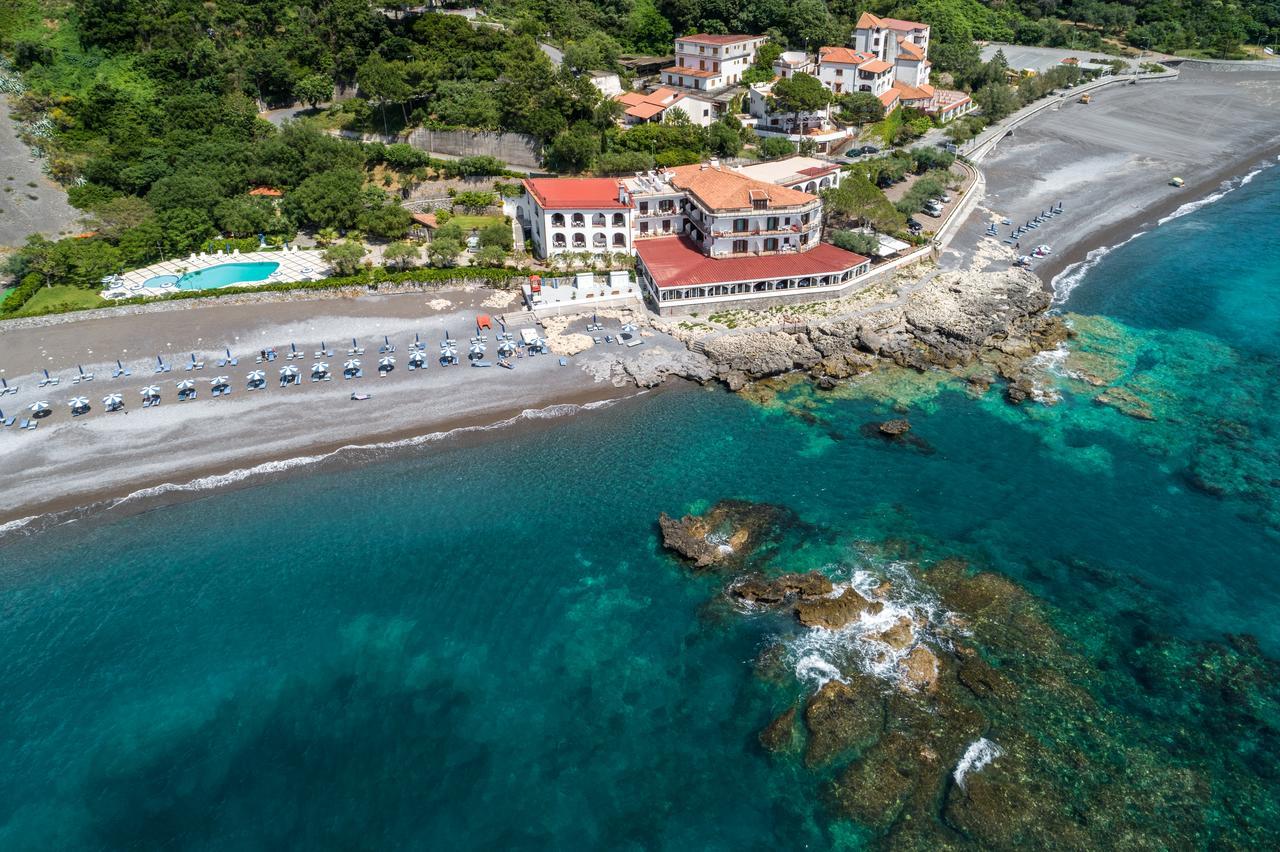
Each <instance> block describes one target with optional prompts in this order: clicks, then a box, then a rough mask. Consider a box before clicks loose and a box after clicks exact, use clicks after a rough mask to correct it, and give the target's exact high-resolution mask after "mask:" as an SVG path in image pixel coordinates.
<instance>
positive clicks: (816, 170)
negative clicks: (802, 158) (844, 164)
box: [796, 166, 840, 177]
mask: <svg viewBox="0 0 1280 852" xmlns="http://www.w3.org/2000/svg"><path fill="white" fill-rule="evenodd" d="M838 171H840V167H839V166H809V168H807V169H801V170H800V171H798V172H796V174H801V175H808V176H809V177H822V176H823V175H829V174H831V173H832V172H838Z"/></svg>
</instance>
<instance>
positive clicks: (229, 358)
mask: <svg viewBox="0 0 1280 852" xmlns="http://www.w3.org/2000/svg"><path fill="white" fill-rule="evenodd" d="M225 351H226V353H227V360H228V361H230V360H231V347H230V346H228V347H226V350H225Z"/></svg>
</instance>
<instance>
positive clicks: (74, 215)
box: [0, 97, 80, 255]
mask: <svg viewBox="0 0 1280 852" xmlns="http://www.w3.org/2000/svg"><path fill="white" fill-rule="evenodd" d="M17 133H18V125H17V124H16V123H15V122H14V121H13V119H12V118H11V117H10V116H9V104H8V103H7V102H6V101H5V99H4V98H3V97H0V255H2V254H3V252H4V249H6V248H15V247H18V246H21V245H22V244H23V243H25V242H26V241H27V235H28V234H34V233H41V234H44V235H45V236H47V237H56V236H58V235H59V234H65V233H74V232H76V231H78V230H79V226H78V224H77V223H78V221H79V218H80V212H79V211H78V210H76V209H75V208H74V207H72V206H71V205H70V204H68V203H67V194H66V193H65V192H63V191H62V188H61V187H59V186H58V185H57V184H56V183H54V182H53V181H51V180H50V179H49V178H48V177H46V176H45V174H44V172H43V171H41V167H42V163H41V162H40V161H39V160H37V159H35V158H33V157H32V155H31V151H30V149H28V148H27V146H26V145H24V144H22V140H21V139H18V138H17ZM10 177H12V178H13V180H9V178H10ZM28 183H34V184H35V186H34V187H30V186H27V184H28ZM6 189H7V190H9V191H8V192H6V191H4V190H6ZM32 195H34V196H35V197H36V198H35V200H34V201H33V200H32V199H31V198H30V196H32Z"/></svg>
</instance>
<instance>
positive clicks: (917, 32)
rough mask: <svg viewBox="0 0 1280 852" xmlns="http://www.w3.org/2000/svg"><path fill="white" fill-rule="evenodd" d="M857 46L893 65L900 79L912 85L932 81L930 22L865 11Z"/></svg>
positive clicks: (855, 35) (856, 34) (855, 40)
mask: <svg viewBox="0 0 1280 852" xmlns="http://www.w3.org/2000/svg"><path fill="white" fill-rule="evenodd" d="M853 47H854V49H855V50H858V51H859V52H862V53H873V54H875V55H876V56H878V57H879V58H880V59H882V60H884V61H885V62H888V63H890V64H891V65H893V66H894V69H895V76H896V77H897V79H898V80H899V81H901V82H902V83H904V84H906V85H908V86H923V85H925V84H926V83H928V82H929V59H928V57H929V25H928V24H921V23H917V22H915V21H902V20H899V19H897V18H880V17H877V16H875V15H873V14H871V13H870V12H863V13H862V16H861V17H859V18H858V24H857V26H856V28H855V29H854V31H853Z"/></svg>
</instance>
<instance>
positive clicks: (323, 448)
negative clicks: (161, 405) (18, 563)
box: [0, 382, 684, 548]
mask: <svg viewBox="0 0 1280 852" xmlns="http://www.w3.org/2000/svg"><path fill="white" fill-rule="evenodd" d="M683 385H684V383H682V382H681V383H677V382H669V383H668V384H666V385H664V386H662V387H659V388H655V389H653V391H655V392H656V391H670V390H672V389H673V388H675V387H680V386H683ZM650 392H651V391H641V390H637V389H636V388H634V387H631V388H625V387H624V388H617V387H614V386H612V385H608V384H602V385H599V386H596V387H592V388H588V389H584V390H581V391H578V392H575V393H568V394H562V395H559V396H557V397H555V398H554V399H552V398H548V399H545V400H541V401H540V404H539V405H535V406H530V405H513V406H512V407H511V408H509V409H498V410H497V411H496V412H494V413H493V414H485V415H465V416H459V417H456V418H452V419H447V420H443V421H439V422H433V423H431V424H429V425H425V424H424V426H421V427H409V428H397V429H392V430H388V431H376V430H375V431H371V432H369V433H368V434H367V435H366V436H365V440H362V441H361V442H359V443H352V442H350V441H323V440H321V441H317V442H316V443H314V444H302V445H299V446H298V448H297V449H298V452H297V454H296V455H293V456H289V457H287V458H281V457H280V456H279V455H278V454H275V453H267V454H258V455H253V454H250V455H246V456H244V457H243V459H242V460H241V461H239V462H238V463H237V464H236V465H235V466H234V467H231V468H228V467H227V466H226V465H209V466H205V467H197V468H193V469H191V470H189V471H184V472H183V474H182V475H181V476H179V477H172V478H164V477H162V478H159V479H154V480H143V481H141V482H140V483H131V484H129V485H127V486H125V485H119V486H104V487H100V488H96V489H93V490H91V491H85V492H81V493H78V494H74V495H72V494H67V495H60V496H58V497H54V498H52V499H49V500H45V501H36V502H32V503H30V504H28V505H26V506H24V507H23V509H22V510H20V511H16V512H0V548H3V547H4V545H5V544H6V543H10V542H12V541H14V540H17V539H18V538H21V537H23V536H25V535H29V534H33V533H36V532H41V531H43V530H46V529H51V528H54V527H57V526H60V525H62V524H64V523H68V522H76V523H78V524H81V523H85V522H93V521H98V522H111V521H116V520H120V519H122V518H126V517H130V516H132V515H137V514H141V513H144V512H150V511H154V510H156V509H162V508H164V507H166V506H170V505H174V504H176V503H180V502H187V501H192V500H198V499H201V498H202V497H206V496H209V495H212V494H215V493H219V492H224V491H235V490H239V489H242V488H253V487H255V486H258V485H262V484H265V483H267V482H278V481H281V480H283V479H287V478H291V477H294V476H302V475H309V474H313V473H319V472H328V471H338V470H343V469H350V468H353V467H356V466H362V465H366V464H370V463H381V462H386V461H390V460H392V459H394V458H395V456H396V455H397V454H399V453H413V452H416V451H417V450H418V449H419V448H421V447H423V446H427V445H430V446H444V445H445V444H444V443H443V442H448V444H447V445H448V446H450V447H452V448H459V447H468V446H481V445H483V444H485V443H487V442H489V441H492V440H497V439H499V438H502V439H507V440H510V439H513V438H518V437H519V436H520V435H521V434H522V433H523V430H526V429H533V428H539V427H545V425H546V424H548V423H554V422H555V421H557V420H560V419H562V418H566V417H572V416H577V415H580V414H582V413H584V412H586V411H591V410H596V409H598V408H599V407H601V406H602V405H607V404H621V403H625V402H627V401H629V400H633V399H637V398H639V397H641V396H644V395H646V394H648V393H650ZM561 406H566V407H569V409H570V410H568V411H565V412H564V413H563V414H559V413H556V412H555V409H558V408H559V407H561ZM526 412H537V413H538V415H542V416H538V415H535V416H533V417H524V416H522V415H524V414H525V413H526ZM294 461H297V462H298V463H297V464H289V463H290V462H294ZM273 463H279V464H284V465H287V466H286V467H283V468H278V469H260V468H264V466H267V465H271V464H273ZM207 479H220V480H222V481H211V482H208V483H203V482H201V481H202V480H207ZM170 486H171V487H170ZM193 486H194V487H193ZM148 492H154V493H148ZM8 524H12V527H11V528H9V529H7V530H6V529H5V526H6V525H8Z"/></svg>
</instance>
